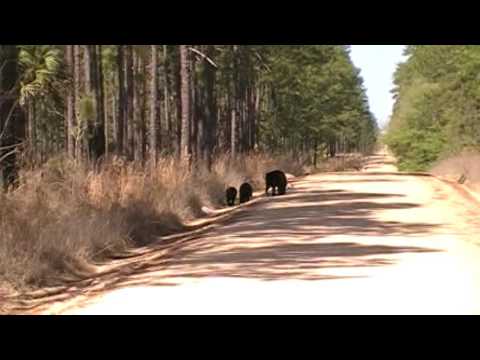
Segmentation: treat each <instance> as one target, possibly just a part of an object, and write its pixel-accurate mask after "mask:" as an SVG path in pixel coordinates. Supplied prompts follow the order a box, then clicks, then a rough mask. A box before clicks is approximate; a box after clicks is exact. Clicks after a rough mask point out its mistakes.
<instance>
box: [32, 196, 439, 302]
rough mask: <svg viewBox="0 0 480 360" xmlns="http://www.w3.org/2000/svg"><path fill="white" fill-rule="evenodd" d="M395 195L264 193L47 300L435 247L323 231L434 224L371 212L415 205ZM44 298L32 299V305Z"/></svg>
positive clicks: (359, 263) (262, 275)
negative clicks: (263, 196) (204, 227)
mask: <svg viewBox="0 0 480 360" xmlns="http://www.w3.org/2000/svg"><path fill="white" fill-rule="evenodd" d="M402 197H404V195H401V194H394V193H391V194H390V193H354V192H347V191H343V190H326V191H320V190H317V191H309V192H304V191H302V190H301V189H295V190H293V191H291V192H290V193H289V194H288V195H287V196H283V197H276V198H269V199H265V201H261V202H258V203H256V204H254V205H252V206H251V207H247V208H245V209H243V210H241V211H239V212H238V213H236V214H235V215H234V216H232V217H231V218H230V219H227V220H224V221H222V222H221V223H219V224H216V225H215V226H213V227H211V228H209V229H208V230H206V231H204V232H203V233H199V234H196V235H195V236H192V237H187V238H184V239H182V240H181V241H178V242H174V243H172V244H169V245H168V246H164V247H163V248H162V247H161V246H159V247H157V248H156V250H155V251H152V252H151V253H150V254H148V256H141V257H138V258H136V259H135V258H134V259H131V260H129V261H128V262H127V263H126V264H125V265H123V266H121V267H118V268H117V269H115V270H114V271H112V272H111V273H108V274H102V275H100V276H97V277H96V278H92V279H89V280H85V281H84V282H81V283H79V284H78V285H76V286H72V287H71V288H69V289H63V290H62V291H61V295H59V296H57V297H55V298H54V301H59V299H60V300H64V299H68V298H71V297H73V296H77V295H87V294H88V295H89V297H90V296H92V295H96V294H101V293H104V292H105V291H111V290H114V289H118V288H121V287H126V286H175V285H177V283H178V281H177V280H176V279H178V278H202V277H236V278H254V279H260V280H264V281H274V280H286V279H290V280H294V279H295V280H328V279H339V278H350V277H355V276H354V275H353V274H355V271H352V276H347V275H345V276H332V275H329V274H326V273H325V270H326V269H334V268H352V269H353V268H362V267H377V266H387V265H391V264H393V263H394V261H395V260H394V257H393V256H392V255H395V254H400V253H422V252H434V251H436V250H435V249H428V248H421V247H409V246H393V245H392V246H378V245H368V244H365V243H360V242H358V243H357V242H349V241H345V242H342V241H336V239H337V238H335V241H332V238H329V237H332V236H339V237H342V236H345V237H348V236H365V237H367V236H382V237H388V236H398V235H409V236H413V235H426V234H429V233H431V231H432V230H433V229H434V228H436V227H438V226H439V225H436V224H425V223H402V222H385V221H381V220H379V219H377V218H376V217H375V214H376V213H378V211H379V210H382V211H389V210H399V209H403V210H414V209H415V208H417V207H419V205H418V204H413V203H404V202H397V201H396V199H397V200H400V199H401V198H402ZM386 199H391V201H388V202H387V201H384V200H386ZM327 238H328V241H327ZM322 271H323V273H322ZM59 293H60V292H59ZM51 301H52V300H51V299H50V300H49V299H39V300H37V301H35V306H36V307H38V306H41V305H45V304H47V303H48V302H51ZM27 303H28V302H25V303H24V304H25V305H26V304H27Z"/></svg>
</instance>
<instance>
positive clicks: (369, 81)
mask: <svg viewBox="0 0 480 360" xmlns="http://www.w3.org/2000/svg"><path fill="white" fill-rule="evenodd" d="M404 48H405V45H351V56H352V60H353V63H354V64H355V66H356V67H358V68H360V70H361V76H362V77H363V79H364V85H365V87H366V89H367V94H368V99H369V103H370V110H371V111H372V112H373V113H374V114H375V116H376V118H377V121H378V124H379V126H380V127H383V126H385V125H386V124H387V123H388V121H389V120H390V116H391V114H392V109H393V104H394V100H393V97H392V94H391V93H390V90H392V89H393V74H394V72H395V70H396V67H397V64H398V63H400V62H403V61H404V60H405V58H404V57H403V49H404Z"/></svg>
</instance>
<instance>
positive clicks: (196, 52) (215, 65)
mask: <svg viewBox="0 0 480 360" xmlns="http://www.w3.org/2000/svg"><path fill="white" fill-rule="evenodd" d="M188 49H189V50H190V51H192V52H194V53H195V54H197V55H200V56H201V57H202V58H203V59H204V60H206V61H207V62H208V63H209V64H210V65H212V66H213V67H214V68H215V69H218V66H217V64H215V63H214V62H213V60H212V59H210V58H209V57H208V56H207V55H205V54H204V53H202V52H201V51H198V50H197V49H194V48H188Z"/></svg>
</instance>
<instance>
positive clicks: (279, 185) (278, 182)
mask: <svg viewBox="0 0 480 360" xmlns="http://www.w3.org/2000/svg"><path fill="white" fill-rule="evenodd" d="M265 182H266V189H265V193H266V194H267V195H268V190H269V189H270V188H272V196H275V195H277V194H278V195H285V193H286V191H287V177H286V176H285V173H284V172H283V171H280V170H275V171H272V172H269V173H268V174H267V175H266V176H265Z"/></svg>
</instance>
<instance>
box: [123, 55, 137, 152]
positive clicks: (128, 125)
mask: <svg viewBox="0 0 480 360" xmlns="http://www.w3.org/2000/svg"><path fill="white" fill-rule="evenodd" d="M133 72H134V68H133V46H132V45H127V46H126V51H125V78H126V95H127V99H126V100H127V101H126V102H127V118H126V122H125V140H126V144H125V151H126V153H127V156H128V157H129V158H132V157H133V155H134V154H133V151H134V135H135V133H134V119H133V118H134V106H133V95H134V88H133V87H134V84H133Z"/></svg>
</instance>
